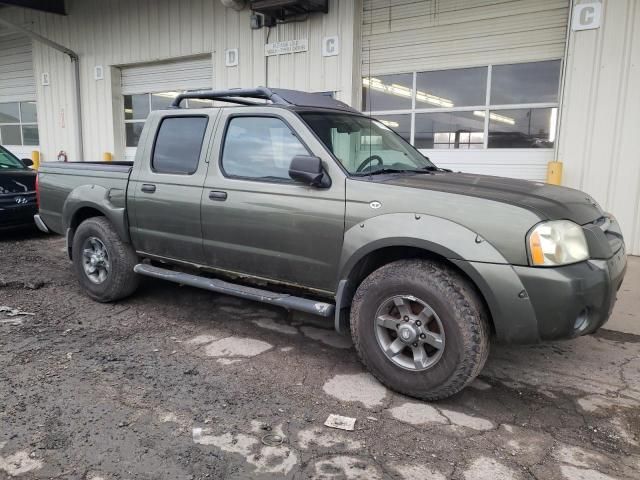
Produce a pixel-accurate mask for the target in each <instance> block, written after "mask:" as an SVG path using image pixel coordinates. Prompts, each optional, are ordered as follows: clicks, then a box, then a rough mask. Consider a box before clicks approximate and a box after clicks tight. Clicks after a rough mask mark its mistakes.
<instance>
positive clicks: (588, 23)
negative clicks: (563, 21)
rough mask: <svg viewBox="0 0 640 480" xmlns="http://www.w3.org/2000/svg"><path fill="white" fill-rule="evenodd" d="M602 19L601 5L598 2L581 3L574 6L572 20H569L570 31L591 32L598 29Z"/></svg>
mask: <svg viewBox="0 0 640 480" xmlns="http://www.w3.org/2000/svg"><path fill="white" fill-rule="evenodd" d="M601 18H602V4H601V3H600V2H593V3H581V4H579V5H574V7H573V18H572V19H571V29H572V30H574V31H578V30H592V29H594V28H600V20H601Z"/></svg>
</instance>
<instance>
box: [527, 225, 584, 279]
mask: <svg viewBox="0 0 640 480" xmlns="http://www.w3.org/2000/svg"><path fill="white" fill-rule="evenodd" d="M527 243H528V244H529V257H530V259H531V264H532V265H534V266H536V267H553V266H556V265H567V264H569V263H577V262H582V261H583V260H586V259H588V258H589V248H588V247H587V239H586V238H585V236H584V231H583V230H582V227H581V226H580V225H577V224H575V223H573V222H570V221H569V220H552V221H548V222H542V223H539V224H538V225H536V226H535V227H534V228H533V229H532V230H531V231H530V232H529V236H528V242H527Z"/></svg>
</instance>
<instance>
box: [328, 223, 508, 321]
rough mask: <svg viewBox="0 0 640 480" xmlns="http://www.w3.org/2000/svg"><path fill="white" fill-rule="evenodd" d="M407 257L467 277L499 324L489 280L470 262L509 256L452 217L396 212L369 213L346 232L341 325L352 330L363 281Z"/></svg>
mask: <svg viewBox="0 0 640 480" xmlns="http://www.w3.org/2000/svg"><path fill="white" fill-rule="evenodd" d="M390 232H400V233H401V235H389V233H390ZM407 258H418V259H420V258H421V259H425V258H427V259H434V260H438V261H441V262H443V263H446V264H447V265H448V266H450V267H451V268H452V269H453V270H455V271H456V272H458V273H459V274H460V275H461V276H463V277H464V278H465V279H466V280H468V281H469V283H470V284H471V285H473V286H474V287H475V288H476V290H477V291H478V293H479V296H480V297H481V298H482V301H483V302H484V306H485V307H486V311H487V312H488V314H489V316H490V318H489V319H488V320H489V324H490V325H491V328H492V329H493V330H494V329H495V325H494V321H493V315H492V313H493V309H492V308H490V307H491V305H490V302H488V298H491V297H490V296H488V294H489V291H487V285H486V284H482V282H478V281H476V280H474V275H473V273H474V272H472V271H468V270H469V269H468V268H465V266H466V265H467V264H468V262H473V261H475V262H487V263H494V264H508V262H507V260H506V259H505V258H504V256H503V255H502V254H501V253H500V252H499V251H498V250H497V249H496V248H495V247H494V246H493V245H492V244H491V243H489V242H488V241H487V240H485V239H484V238H482V237H481V236H480V235H479V234H477V233H476V232H474V231H472V230H470V229H469V228H467V227H465V226H463V225H460V224H458V223H456V222H453V221H451V220H448V219H445V218H441V217H435V216H431V215H425V214H420V213H394V214H383V215H379V216H376V217H373V218H369V219H366V220H365V221H362V222H359V223H357V224H356V225H354V226H352V227H351V228H350V229H348V230H347V231H346V232H345V241H344V246H343V251H342V257H341V261H340V268H339V272H340V273H339V276H338V279H337V288H336V317H335V328H336V330H338V331H339V332H345V331H347V330H348V324H349V320H348V314H347V313H348V309H349V307H350V305H351V300H352V299H353V295H354V294H355V290H356V289H357V288H358V285H359V284H360V282H361V281H362V280H363V279H364V278H366V276H367V275H369V274H370V273H371V272H373V271H374V270H375V269H377V268H380V267H381V266H382V265H384V264H386V263H390V262H392V261H395V260H400V259H407ZM475 277H476V279H477V276H475ZM345 310H346V312H345ZM494 331H495V330H494Z"/></svg>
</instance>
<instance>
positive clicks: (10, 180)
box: [0, 146, 38, 229]
mask: <svg viewBox="0 0 640 480" xmlns="http://www.w3.org/2000/svg"><path fill="white" fill-rule="evenodd" d="M30 166H31V160H20V159H19V158H18V157H16V156H15V155H14V154H12V153H11V152H9V150H7V149H6V148H4V147H2V146H0V229H6V228H13V227H22V226H32V225H34V221H33V216H34V215H35V214H36V213H38V201H37V198H36V176H37V174H36V172H34V171H33V170H31V169H30V168H29V167H30Z"/></svg>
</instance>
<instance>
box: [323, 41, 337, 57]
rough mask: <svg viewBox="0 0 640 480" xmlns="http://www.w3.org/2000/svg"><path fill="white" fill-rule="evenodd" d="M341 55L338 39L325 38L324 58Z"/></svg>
mask: <svg viewBox="0 0 640 480" xmlns="http://www.w3.org/2000/svg"><path fill="white" fill-rule="evenodd" d="M339 54H340V43H339V41H338V37H324V38H323V39H322V56H323V57H334V56H336V55H339Z"/></svg>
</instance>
